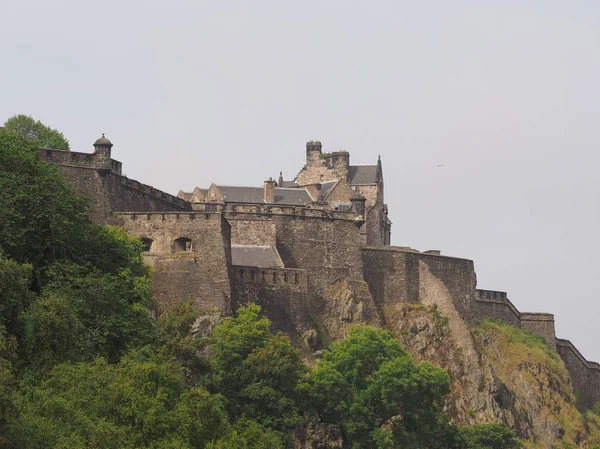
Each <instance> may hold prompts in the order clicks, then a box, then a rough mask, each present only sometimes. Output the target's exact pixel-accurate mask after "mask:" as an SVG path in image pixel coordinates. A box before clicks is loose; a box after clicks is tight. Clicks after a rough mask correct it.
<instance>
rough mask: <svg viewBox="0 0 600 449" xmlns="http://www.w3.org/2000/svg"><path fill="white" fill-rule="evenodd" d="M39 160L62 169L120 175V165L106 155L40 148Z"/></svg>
mask: <svg viewBox="0 0 600 449" xmlns="http://www.w3.org/2000/svg"><path fill="white" fill-rule="evenodd" d="M39 155H40V159H42V160H43V161H46V162H50V163H53V164H58V165H61V166H64V167H76V168H84V169H91V170H100V171H106V172H110V173H114V174H116V175H121V172H122V164H121V162H119V161H115V160H114V159H111V158H110V155H108V156H107V154H106V153H102V152H97V151H96V152H94V153H79V152H76V151H67V150H52V149H49V148H42V149H41V150H39Z"/></svg>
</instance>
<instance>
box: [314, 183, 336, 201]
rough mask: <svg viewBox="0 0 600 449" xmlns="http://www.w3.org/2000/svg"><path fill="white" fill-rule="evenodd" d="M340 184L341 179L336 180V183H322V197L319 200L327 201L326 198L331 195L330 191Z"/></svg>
mask: <svg viewBox="0 0 600 449" xmlns="http://www.w3.org/2000/svg"><path fill="white" fill-rule="evenodd" d="M338 182H339V179H336V180H335V181H327V182H323V183H321V196H320V197H319V200H320V201H322V200H324V199H325V197H327V194H328V193H329V191H330V190H331V189H332V188H333V186H335V185H336V184H337V183H338Z"/></svg>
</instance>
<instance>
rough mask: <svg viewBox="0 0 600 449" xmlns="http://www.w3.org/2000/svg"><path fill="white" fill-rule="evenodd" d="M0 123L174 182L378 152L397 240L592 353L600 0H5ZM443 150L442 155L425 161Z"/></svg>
mask: <svg viewBox="0 0 600 449" xmlns="http://www.w3.org/2000/svg"><path fill="white" fill-rule="evenodd" d="M0 10H1V13H0V14H1V15H2V26H1V27H0V55H1V56H0V122H2V121H4V120H5V119H7V118H8V117H10V116H12V115H14V114H17V113H25V114H29V115H31V116H33V117H34V118H36V119H39V120H41V121H42V122H44V123H45V124H47V125H50V126H52V127H54V128H57V129H59V130H61V131H62V132H63V133H64V134H65V136H66V137H67V138H68V139H69V140H70V143H71V148H72V150H74V151H91V150H92V143H93V142H94V141H95V140H96V138H98V137H99V136H100V134H101V133H103V132H104V133H106V136H107V137H108V138H110V139H111V140H112V142H113V144H114V148H113V157H114V158H115V159H117V160H120V161H122V162H123V167H124V168H123V170H124V173H125V174H127V175H128V176H129V177H130V178H133V179H138V180H140V181H142V182H145V183H148V184H152V185H154V186H155V187H158V188H160V189H163V190H165V191H167V192H170V193H173V194H177V192H178V191H179V189H184V190H192V189H193V188H194V186H200V187H207V186H209V185H210V183H211V182H216V183H221V184H229V185H255V186H260V185H262V182H263V181H264V179H266V178H268V177H269V176H272V177H276V176H278V174H279V170H283V173H284V177H285V178H286V179H292V178H293V177H294V176H295V175H296V174H297V173H298V171H299V170H300V168H301V167H302V165H303V164H304V157H305V143H306V141H307V140H311V139H319V140H321V141H322V142H323V149H324V151H331V150H337V149H344V150H348V151H349V152H350V153H351V163H354V164H368V163H375V162H376V160H377V155H381V158H382V161H383V167H384V176H385V188H386V191H385V193H386V201H387V203H388V204H389V207H390V217H391V219H392V220H393V222H394V225H393V229H392V241H393V243H394V244H396V245H402V246H411V247H413V248H416V249H419V250H428V249H439V250H441V251H442V253H443V254H446V255H452V256H458V257H466V258H469V259H473V260H474V261H475V268H476V271H477V277H478V281H479V287H480V288H487V289H496V290H505V291H508V294H509V298H510V299H511V300H512V301H513V303H514V304H515V305H516V306H517V308H518V309H519V310H521V311H528V312H550V313H554V314H555V318H556V329H557V334H558V336H559V337H561V338H568V339H570V340H571V341H573V343H574V344H575V345H576V346H577V347H578V348H579V349H580V350H581V352H582V353H583V354H584V355H585V356H586V357H587V358H588V359H592V360H597V361H599V362H600V345H598V346H596V343H597V342H600V326H597V323H598V321H599V318H600V317H599V312H600V304H599V303H600V294H599V292H598V288H597V285H598V279H599V273H598V272H599V271H600V263H599V262H598V260H599V253H600V238H599V237H598V232H599V230H600V207H599V202H598V198H599V193H600V178H599V176H598V175H599V165H600V153H599V151H598V150H599V141H600V139H599V135H598V134H599V129H600V126H599V124H600V120H599V119H600V83H599V80H600V2H598V1H597V0H590V1H569V2H567V1H552V0H543V1H532V0H530V1H527V2H524V1H521V0H519V1H510V0H496V1H485V0H476V1H475V0H473V1H465V0H453V1H446V0H443V1H442V0H440V1H418V2H417V1H397V0H396V1H368V2H367V1H365V2H355V1H348V0H346V1H326V0H321V1H308V0H306V1H303V2H285V1H259V0H255V1H252V2H249V1H223V0H219V1H212V2H202V1H191V0H189V1H183V0H175V1H170V2H160V3H159V2H156V1H143V2H142V1H136V2H134V1H123V0H121V1H113V0H106V1H103V2H93V3H92V2H84V1H81V0H79V1H60V0H55V1H53V2H48V1H41V0H38V1H25V0H22V1H18V2H17V1H12V2H9V1H5V2H4V3H3V5H2V8H1V9H0ZM440 164H443V165H444V166H443V167H440V168H437V166H438V165H440Z"/></svg>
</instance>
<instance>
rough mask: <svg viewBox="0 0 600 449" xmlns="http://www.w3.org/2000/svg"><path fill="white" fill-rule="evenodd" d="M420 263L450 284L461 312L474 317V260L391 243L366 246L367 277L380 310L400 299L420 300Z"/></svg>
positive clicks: (468, 316)
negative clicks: (421, 251) (393, 245)
mask: <svg viewBox="0 0 600 449" xmlns="http://www.w3.org/2000/svg"><path fill="white" fill-rule="evenodd" d="M420 263H423V264H425V265H426V266H427V267H428V269H429V271H430V272H431V274H433V276H435V277H436V278H438V279H439V280H440V281H441V282H443V284H444V285H445V286H446V287H447V289H448V291H449V294H450V295H451V296H452V298H453V302H454V305H455V307H456V309H457V310H458V311H459V312H460V313H461V315H462V316H464V317H467V318H468V319H472V317H473V308H472V303H473V299H474V296H475V286H476V277H475V270H474V267H473V262H472V261H470V260H467V259H458V258H453V257H445V256H438V255H433V254H427V253H419V252H416V251H414V250H410V249H409V248H401V247H389V246H386V247H367V248H364V249H363V264H364V279H365V281H367V283H368V284H369V289H370V290H371V294H372V295H373V299H374V300H375V304H376V305H377V307H378V309H379V310H380V313H382V314H383V310H384V309H385V307H387V306H389V305H392V304H395V303H397V302H418V301H419V298H420V295H421V288H422V285H421V279H420V268H419V265H420Z"/></svg>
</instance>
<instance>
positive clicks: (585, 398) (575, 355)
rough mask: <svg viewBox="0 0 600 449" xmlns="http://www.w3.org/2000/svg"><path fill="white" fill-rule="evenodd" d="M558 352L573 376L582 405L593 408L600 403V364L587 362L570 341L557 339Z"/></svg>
mask: <svg viewBox="0 0 600 449" xmlns="http://www.w3.org/2000/svg"><path fill="white" fill-rule="evenodd" d="M556 350H557V351H558V354H559V355H560V357H561V359H563V361H564V362H565V366H566V367H567V371H569V374H570V375H571V381H572V382H573V388H574V389H575V394H576V395H577V396H578V397H579V403H580V405H581V406H583V407H585V408H587V409H591V408H593V407H594V405H595V404H596V403H597V402H600V364H598V363H596V362H589V361H587V360H586V359H585V357H584V356H583V355H582V354H581V353H580V352H579V350H577V348H576V347H575V346H574V345H573V343H571V342H570V341H569V340H563V339H560V338H558V339H556Z"/></svg>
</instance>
